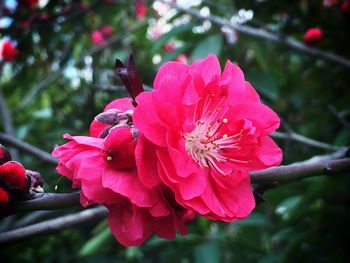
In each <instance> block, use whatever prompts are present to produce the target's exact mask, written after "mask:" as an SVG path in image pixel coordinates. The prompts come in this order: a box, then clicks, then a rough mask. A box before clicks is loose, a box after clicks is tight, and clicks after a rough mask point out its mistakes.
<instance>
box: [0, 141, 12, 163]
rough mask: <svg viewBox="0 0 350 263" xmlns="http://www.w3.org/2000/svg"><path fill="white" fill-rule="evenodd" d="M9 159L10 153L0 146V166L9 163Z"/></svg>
mask: <svg viewBox="0 0 350 263" xmlns="http://www.w3.org/2000/svg"><path fill="white" fill-rule="evenodd" d="M11 159H12V158H11V154H10V152H9V151H8V150H7V149H6V148H5V147H4V146H3V145H2V144H0V165H1V164H4V163H6V162H9V161H11Z"/></svg>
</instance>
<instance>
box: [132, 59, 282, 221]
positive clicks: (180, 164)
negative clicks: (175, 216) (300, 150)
mask: <svg viewBox="0 0 350 263" xmlns="http://www.w3.org/2000/svg"><path fill="white" fill-rule="evenodd" d="M136 101H137V103H138V106H137V108H136V109H135V110H134V115H133V121H134V124H135V127H136V128H137V129H138V131H139V136H138V140H137V146H136V151H135V155H136V165H137V170H138V175H139V178H140V181H141V182H142V183H143V185H145V186H146V187H148V188H149V189H152V188H154V187H157V186H160V185H163V184H165V185H166V186H167V187H169V188H170V189H171V190H172V191H173V193H174V195H175V199H176V201H177V202H178V203H179V204H180V205H182V206H184V207H186V208H188V209H190V210H194V211H196V212H198V213H199V214H201V215H203V216H206V217H207V218H209V219H214V220H221V221H227V222H231V221H234V220H237V219H243V218H246V217H247V216H248V215H249V214H250V212H251V211H252V210H253V208H254V207H255V201H254V197H253V193H252V189H251V184H250V178H249V174H248V172H249V171H252V170H259V169H264V168H267V167H271V166H274V165H278V164H280V162H281V159H282V152H281V150H280V148H279V147H278V146H277V145H276V144H275V142H274V141H273V140H272V139H271V138H270V137H269V136H268V135H269V134H270V133H272V132H273V131H275V130H276V129H277V128H278V127H279V123H280V120H279V118H278V116H277V115H276V114H275V113H274V112H273V111H272V110H271V109H270V108H268V107H267V106H265V105H264V104H262V103H261V102H260V98H259V95H258V94H257V93H256V91H255V90H254V89H253V87H252V86H251V85H250V84H249V83H248V82H246V81H245V79H244V75H243V72H242V71H241V69H240V68H239V67H238V66H236V65H234V64H232V63H231V62H230V61H227V63H226V66H225V69H224V71H223V72H222V73H221V70H220V64H219V61H218V59H217V58H216V56H214V55H209V56H208V57H207V58H205V59H204V60H199V61H196V62H195V63H193V64H192V65H191V66H189V65H185V64H181V63H177V62H168V63H166V64H164V65H163V66H162V67H161V68H160V70H159V72H158V74H157V76H156V78H155V81H154V90H153V91H152V92H143V93H141V94H140V95H138V97H137V98H136Z"/></svg>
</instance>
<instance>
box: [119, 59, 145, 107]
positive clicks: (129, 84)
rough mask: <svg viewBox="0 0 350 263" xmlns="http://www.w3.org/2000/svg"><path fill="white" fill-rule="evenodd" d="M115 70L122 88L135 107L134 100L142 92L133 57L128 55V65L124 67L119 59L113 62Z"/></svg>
mask: <svg viewBox="0 0 350 263" xmlns="http://www.w3.org/2000/svg"><path fill="white" fill-rule="evenodd" d="M115 70H116V72H117V75H118V76H119V78H120V80H121V82H122V83H123V85H124V87H125V88H126V89H127V91H128V92H129V94H130V97H131V98H132V100H133V104H134V106H137V103H136V101H135V98H136V97H137V95H139V94H140V93H141V92H143V91H144V89H143V85H142V80H141V77H140V74H139V73H138V71H137V69H136V64H135V61H134V57H133V56H132V55H130V58H129V62H128V65H127V66H125V65H124V64H123V62H121V61H120V60H119V59H116V61H115Z"/></svg>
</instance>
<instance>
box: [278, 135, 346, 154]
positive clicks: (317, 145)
mask: <svg viewBox="0 0 350 263" xmlns="http://www.w3.org/2000/svg"><path fill="white" fill-rule="evenodd" d="M271 137H274V138H278V139H286V140H293V141H297V142H301V143H303V144H306V145H309V146H312V147H315V148H320V149H324V150H331V151H336V150H341V149H345V148H346V147H341V146H336V145H332V144H328V143H324V142H320V141H316V140H314V139H311V138H308V137H305V136H303V135H300V134H297V133H295V132H288V133H283V132H275V133H273V134H271Z"/></svg>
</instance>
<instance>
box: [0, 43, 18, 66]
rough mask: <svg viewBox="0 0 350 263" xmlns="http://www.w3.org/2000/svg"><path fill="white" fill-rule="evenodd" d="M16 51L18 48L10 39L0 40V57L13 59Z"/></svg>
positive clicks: (16, 53)
mask: <svg viewBox="0 0 350 263" xmlns="http://www.w3.org/2000/svg"><path fill="white" fill-rule="evenodd" d="M18 53H19V52H18V49H17V48H16V47H15V46H14V45H13V43H12V42H11V41H7V40H4V41H1V42H0V58H1V59H2V60H3V61H9V62H12V61H14V60H15V58H16V57H17V56H18Z"/></svg>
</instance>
